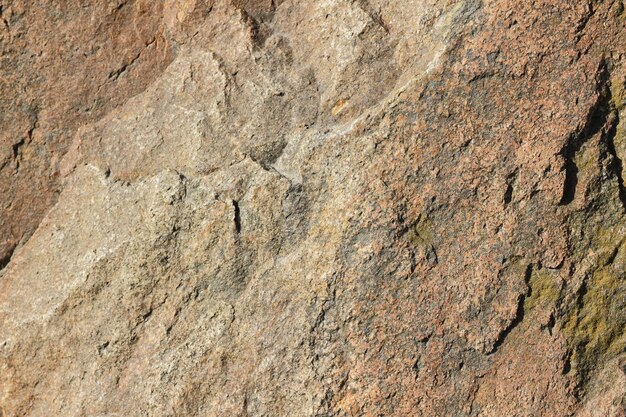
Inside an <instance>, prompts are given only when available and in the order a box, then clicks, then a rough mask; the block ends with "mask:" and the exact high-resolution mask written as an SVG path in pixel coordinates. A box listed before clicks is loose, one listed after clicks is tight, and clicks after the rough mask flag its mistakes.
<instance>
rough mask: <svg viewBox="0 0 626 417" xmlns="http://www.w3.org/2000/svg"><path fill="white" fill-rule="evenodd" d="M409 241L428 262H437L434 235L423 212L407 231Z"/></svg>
mask: <svg viewBox="0 0 626 417" xmlns="http://www.w3.org/2000/svg"><path fill="white" fill-rule="evenodd" d="M407 238H408V239H409V242H411V244H412V245H413V247H415V248H416V249H419V250H420V251H423V254H424V256H425V257H426V259H428V260H429V261H430V262H433V263H437V252H436V250H435V246H434V240H435V235H434V233H433V229H432V225H431V222H430V221H429V220H428V218H427V216H426V215H425V214H420V215H419V216H418V218H417V220H415V222H414V223H413V225H412V226H411V227H410V228H409V231H408V232H407Z"/></svg>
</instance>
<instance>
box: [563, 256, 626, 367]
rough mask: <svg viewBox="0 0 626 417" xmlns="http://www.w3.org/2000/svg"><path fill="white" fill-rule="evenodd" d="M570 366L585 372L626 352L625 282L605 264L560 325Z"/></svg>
mask: <svg viewBox="0 0 626 417" xmlns="http://www.w3.org/2000/svg"><path fill="white" fill-rule="evenodd" d="M562 331H563V334H564V335H565V336H566V338H567V339H568V341H569V342H570V344H571V346H572V347H573V351H572V358H571V359H572V361H571V362H572V367H573V368H574V369H576V370H579V371H583V372H585V371H586V370H588V368H591V367H593V366H594V365H595V364H596V363H598V362H604V361H606V360H610V359H612V358H613V357H615V356H617V355H618V354H620V353H622V352H624V351H626V337H625V335H626V332H625V331H626V281H625V280H624V275H623V271H617V270H616V269H615V268H614V267H613V265H608V266H605V267H602V268H600V269H597V270H596V271H594V273H593V275H592V276H591V278H590V279H589V280H588V282H587V283H586V286H585V288H584V291H583V295H582V297H581V298H580V300H579V304H578V306H577V307H576V308H575V309H573V310H572V312H571V314H570V316H569V317H568V318H567V320H566V322H565V325H564V327H563V330H562Z"/></svg>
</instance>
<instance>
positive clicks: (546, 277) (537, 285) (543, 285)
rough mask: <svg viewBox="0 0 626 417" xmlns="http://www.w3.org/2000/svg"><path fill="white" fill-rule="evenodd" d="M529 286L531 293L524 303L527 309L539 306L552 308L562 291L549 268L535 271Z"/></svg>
mask: <svg viewBox="0 0 626 417" xmlns="http://www.w3.org/2000/svg"><path fill="white" fill-rule="evenodd" d="M528 286H529V288H530V290H529V295H528V297H527V298H526V301H525V303H524V308H525V309H526V310H527V311H530V310H532V309H534V308H535V307H537V306H542V307H546V308H550V307H552V306H554V305H555V304H556V303H557V301H558V300H559V298H560V294H561V291H560V289H559V287H558V285H557V284H556V282H555V280H554V277H552V274H551V273H549V272H548V271H547V270H538V271H533V273H532V274H531V276H530V279H529V281H528Z"/></svg>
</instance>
